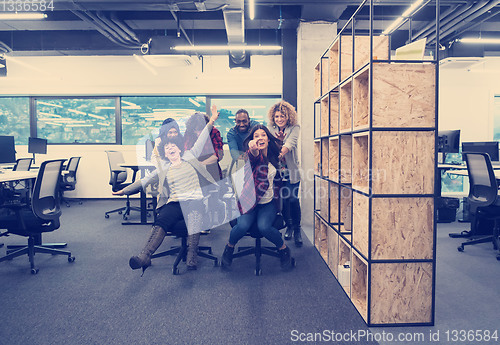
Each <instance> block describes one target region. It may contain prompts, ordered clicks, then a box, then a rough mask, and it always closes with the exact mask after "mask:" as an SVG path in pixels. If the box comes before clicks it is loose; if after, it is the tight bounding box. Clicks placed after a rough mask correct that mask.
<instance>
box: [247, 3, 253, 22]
mask: <svg viewBox="0 0 500 345" xmlns="http://www.w3.org/2000/svg"><path fill="white" fill-rule="evenodd" d="M248 17H249V18H250V20H254V19H255V0H248Z"/></svg>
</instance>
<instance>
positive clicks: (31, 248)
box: [0, 236, 75, 274]
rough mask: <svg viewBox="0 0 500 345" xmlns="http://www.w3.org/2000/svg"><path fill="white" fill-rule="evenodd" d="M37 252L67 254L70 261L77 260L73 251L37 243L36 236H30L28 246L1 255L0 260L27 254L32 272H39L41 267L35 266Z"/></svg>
mask: <svg viewBox="0 0 500 345" xmlns="http://www.w3.org/2000/svg"><path fill="white" fill-rule="evenodd" d="M35 253H45V254H52V255H67V256H68V262H74V261H75V257H74V256H71V252H68V251H64V250H58V249H52V248H48V247H45V246H38V245H35V237H34V236H30V237H29V238H28V245H27V246H24V247H23V248H21V249H18V250H15V251H12V252H11V253H8V254H7V255H6V256H4V257H1V258H0V262H2V261H6V260H12V259H13V258H15V257H18V256H21V255H26V254H27V255H28V257H29V261H30V266H31V274H37V273H38V271H39V269H38V268H36V267H35Z"/></svg>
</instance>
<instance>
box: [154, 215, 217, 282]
mask: <svg viewBox="0 0 500 345" xmlns="http://www.w3.org/2000/svg"><path fill="white" fill-rule="evenodd" d="M179 233H186V234H187V227H186V222H185V221H184V220H181V221H179V222H177V223H176V224H175V226H174V229H172V231H171V232H167V233H166V236H172V237H174V236H176V235H175V234H179ZM187 250H188V244H187V235H186V236H181V245H180V246H172V247H171V248H170V249H169V250H165V251H163V252H160V253H156V254H153V255H151V259H156V258H161V257H164V256H174V255H176V258H175V261H174V265H173V266H172V274H174V275H177V274H179V268H178V267H177V266H178V265H179V263H180V262H181V260H182V261H183V262H186V257H187ZM203 251H207V252H208V253H204V252H203ZM198 256H199V257H203V258H206V259H210V260H213V262H214V267H217V266H218V265H219V260H218V258H217V257H216V256H214V255H212V247H207V246H198Z"/></svg>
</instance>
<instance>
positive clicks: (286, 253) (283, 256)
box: [278, 247, 292, 270]
mask: <svg viewBox="0 0 500 345" xmlns="http://www.w3.org/2000/svg"><path fill="white" fill-rule="evenodd" d="M278 253H279V255H280V265H281V268H282V269H284V270H288V269H290V268H291V267H292V255H291V253H290V248H288V247H285V248H284V249H279V250H278Z"/></svg>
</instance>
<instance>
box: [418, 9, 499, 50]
mask: <svg viewBox="0 0 500 345" xmlns="http://www.w3.org/2000/svg"><path fill="white" fill-rule="evenodd" d="M499 3H500V0H494V1H481V2H478V3H477V4H475V5H474V6H472V7H471V8H470V9H469V10H468V11H466V12H464V13H463V14H462V15H460V16H458V17H457V18H455V19H454V20H452V21H451V22H449V23H448V24H446V25H445V26H443V27H441V28H440V32H439V33H440V36H441V37H440V38H441V39H443V38H444V37H446V35H447V34H449V33H450V32H452V31H453V30H455V26H456V25H457V24H458V26H460V27H461V26H463V25H465V24H464V23H467V22H469V21H470V20H469V18H470V17H471V16H473V18H476V17H478V16H480V15H481V14H483V13H485V12H486V11H488V10H490V9H491V8H493V7H495V6H496V5H498V4H499ZM478 13H480V14H478ZM459 23H460V24H459ZM435 39H436V33H435V32H434V33H433V34H431V35H429V36H428V37H427V43H429V44H430V43H432V42H433V41H434V40H435Z"/></svg>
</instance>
